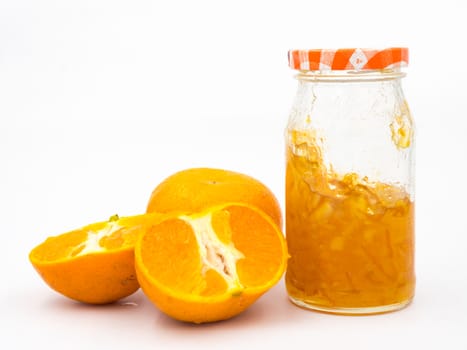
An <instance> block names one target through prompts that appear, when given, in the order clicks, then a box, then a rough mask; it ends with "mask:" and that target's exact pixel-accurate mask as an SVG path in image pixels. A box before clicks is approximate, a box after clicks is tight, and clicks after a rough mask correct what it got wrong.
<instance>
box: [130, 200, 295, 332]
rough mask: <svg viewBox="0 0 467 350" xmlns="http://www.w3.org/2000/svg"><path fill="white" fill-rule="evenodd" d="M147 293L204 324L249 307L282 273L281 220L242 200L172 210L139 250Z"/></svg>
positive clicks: (172, 312)
mask: <svg viewBox="0 0 467 350" xmlns="http://www.w3.org/2000/svg"><path fill="white" fill-rule="evenodd" d="M135 257H136V273H137V277H138V281H139V282H140V284H141V287H142V289H143V292H144V293H145V294H146V295H147V296H148V297H149V299H150V300H151V301H152V302H153V303H154V304H155V305H156V306H157V307H158V308H159V309H160V310H161V311H163V312H164V313H166V314H167V315H169V316H171V317H173V318H175V319H177V320H181V321H186V322H193V323H204V322H214V321H219V320H224V319H228V318H231V317H233V316H235V315H238V314H239V313H241V312H243V311H244V310H246V309H247V308H248V307H249V306H250V305H252V304H253V303H254V302H255V301H256V300H257V299H258V298H259V297H260V296H261V295H262V294H264V293H265V292H266V291H267V290H269V289H270V288H271V287H272V286H274V285H275V284H276V283H277V282H278V281H279V280H280V278H281V276H282V275H283V273H284V270H285V266H286V261H287V257H288V255H287V248H286V243H285V239H284V236H283V234H282V232H281V231H280V229H279V227H278V226H277V224H276V222H274V221H273V219H272V218H271V217H269V216H268V215H266V214H265V213H264V212H263V211H261V210H259V209H257V208H255V207H253V206H251V205H248V204H244V203H230V204H221V205H217V206H214V207H209V208H206V209H204V210H200V211H199V212H196V213H193V212H192V211H190V213H187V214H182V213H178V214H175V213H173V214H172V215H168V217H166V218H165V219H164V220H162V221H160V222H158V223H156V224H154V225H152V226H151V227H149V228H148V229H147V230H145V231H144V232H143V233H142V234H141V235H140V237H139V239H138V241H137V243H136V247H135Z"/></svg>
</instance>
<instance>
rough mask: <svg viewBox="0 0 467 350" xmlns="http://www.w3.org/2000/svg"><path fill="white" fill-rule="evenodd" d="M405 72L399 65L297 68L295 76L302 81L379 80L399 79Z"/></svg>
mask: <svg viewBox="0 0 467 350" xmlns="http://www.w3.org/2000/svg"><path fill="white" fill-rule="evenodd" d="M405 76H406V73H405V72H404V71H402V70H401V69H400V68H399V67H397V68H390V69H371V70H370V69H367V70H350V69H349V70H298V72H297V74H296V75H295V78H296V79H298V80H304V81H333V82H335V81H342V82H346V81H347V82H355V81H380V80H393V79H401V78H403V77H405Z"/></svg>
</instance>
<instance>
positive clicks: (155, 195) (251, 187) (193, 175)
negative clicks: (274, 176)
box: [146, 168, 282, 228]
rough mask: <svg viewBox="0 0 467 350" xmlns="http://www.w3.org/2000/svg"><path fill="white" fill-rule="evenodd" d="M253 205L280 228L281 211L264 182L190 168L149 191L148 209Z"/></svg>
mask: <svg viewBox="0 0 467 350" xmlns="http://www.w3.org/2000/svg"><path fill="white" fill-rule="evenodd" d="M229 202H240V203H246V204H250V205H253V206H255V207H257V208H259V209H261V210H262V211H264V212H265V213H266V214H268V215H269V216H270V217H271V218H272V219H273V221H274V222H275V223H276V224H277V225H278V226H279V228H282V213H281V209H280V206H279V203H278V201H277V198H276V197H275V196H274V194H273V193H272V192H271V190H270V189H269V188H268V187H266V186H265V185H264V184H263V183H261V182H260V181H258V180H256V179H255V178H253V177H251V176H248V175H245V174H241V173H238V172H234V171H230V170H223V169H213V168H190V169H185V170H182V171H179V172H177V173H175V174H173V175H171V176H169V177H167V178H166V179H165V180H164V181H162V182H161V183H160V184H159V185H158V186H157V187H156V188H155V189H154V191H153V192H152V194H151V197H150V199H149V203H148V206H147V210H146V211H147V212H148V213H152V212H159V213H168V212H173V211H186V212H199V211H200V210H203V209H206V208H208V207H210V206H214V205H219V204H222V203H229Z"/></svg>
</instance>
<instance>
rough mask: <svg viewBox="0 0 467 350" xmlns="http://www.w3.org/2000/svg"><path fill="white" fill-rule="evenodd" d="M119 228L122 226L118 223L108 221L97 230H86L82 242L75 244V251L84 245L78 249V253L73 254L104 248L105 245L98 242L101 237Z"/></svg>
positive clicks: (97, 250)
mask: <svg viewBox="0 0 467 350" xmlns="http://www.w3.org/2000/svg"><path fill="white" fill-rule="evenodd" d="M121 228H122V226H120V225H118V224H117V223H116V222H109V223H108V224H107V225H105V226H104V227H103V228H102V229H100V230H99V231H88V237H87V239H86V240H85V241H84V242H83V243H81V244H80V245H79V246H77V247H76V248H75V251H76V250H79V249H81V247H84V248H82V249H81V251H79V253H78V254H76V255H75V256H81V255H86V254H89V253H97V252H101V251H104V250H106V248H105V247H103V246H101V245H100V244H99V241H100V240H101V239H102V238H103V237H106V236H110V235H112V234H113V233H115V232H117V231H118V230H120V229H121Z"/></svg>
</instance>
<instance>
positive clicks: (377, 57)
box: [288, 47, 409, 71]
mask: <svg viewBox="0 0 467 350" xmlns="http://www.w3.org/2000/svg"><path fill="white" fill-rule="evenodd" d="M288 56H289V67H290V68H292V69H296V70H302V71H303V70H304V71H311V70H320V71H330V70H354V71H355V70H356V71H361V70H375V69H377V70H381V69H392V68H400V67H406V66H407V65H408V63H409V49H408V48H406V47H390V48H386V49H365V48H346V49H312V50H290V51H289V55H288Z"/></svg>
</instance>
